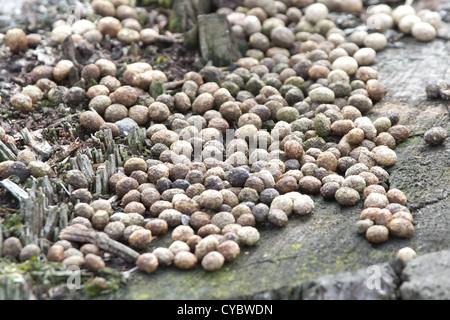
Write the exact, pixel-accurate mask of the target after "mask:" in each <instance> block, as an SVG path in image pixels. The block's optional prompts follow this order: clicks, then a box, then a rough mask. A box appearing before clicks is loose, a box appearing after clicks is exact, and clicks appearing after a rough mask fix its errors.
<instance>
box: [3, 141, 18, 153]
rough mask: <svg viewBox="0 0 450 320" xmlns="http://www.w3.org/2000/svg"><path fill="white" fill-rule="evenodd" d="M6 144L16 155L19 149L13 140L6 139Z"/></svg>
mask: <svg viewBox="0 0 450 320" xmlns="http://www.w3.org/2000/svg"><path fill="white" fill-rule="evenodd" d="M6 144H7V146H8V148H9V150H11V151H12V152H13V153H14V154H15V155H16V156H17V155H18V154H19V149H17V147H16V145H15V144H14V142H12V141H6Z"/></svg>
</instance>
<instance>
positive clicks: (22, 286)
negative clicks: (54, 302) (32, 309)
mask: <svg viewBox="0 0 450 320" xmlns="http://www.w3.org/2000/svg"><path fill="white" fill-rule="evenodd" d="M30 299H33V300H34V299H35V297H34V296H33V293H32V292H31V289H30V287H29V285H28V283H27V281H26V279H25V278H24V276H23V275H21V274H20V273H17V272H7V273H4V274H0V300H30Z"/></svg>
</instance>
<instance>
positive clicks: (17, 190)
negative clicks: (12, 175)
mask: <svg viewBox="0 0 450 320" xmlns="http://www.w3.org/2000/svg"><path fill="white" fill-rule="evenodd" d="M0 184H1V185H2V186H3V188H5V189H6V190H8V192H9V193H11V194H12V195H13V196H14V198H16V199H17V200H19V201H20V202H22V201H25V200H27V199H28V193H27V192H26V191H24V190H23V189H22V188H21V187H19V186H18V185H17V184H16V183H14V182H12V181H11V180H9V179H3V180H2V181H0Z"/></svg>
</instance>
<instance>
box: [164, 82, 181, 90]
mask: <svg viewBox="0 0 450 320" xmlns="http://www.w3.org/2000/svg"><path fill="white" fill-rule="evenodd" d="M185 82H186V80H184V79H183V80H178V81H172V82H166V83H164V84H163V88H164V90H173V89H175V88H177V87H180V86H182V85H183V84H184V83H185Z"/></svg>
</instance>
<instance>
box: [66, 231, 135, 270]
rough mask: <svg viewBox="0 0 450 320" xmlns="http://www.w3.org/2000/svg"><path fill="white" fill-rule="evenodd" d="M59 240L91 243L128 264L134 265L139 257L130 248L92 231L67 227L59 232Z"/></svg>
mask: <svg viewBox="0 0 450 320" xmlns="http://www.w3.org/2000/svg"><path fill="white" fill-rule="evenodd" d="M59 238H60V239H63V240H69V241H75V242H81V243H93V244H95V245H96V246H98V247H99V248H100V249H102V250H105V251H106V252H109V253H112V254H115V255H117V256H119V257H121V258H122V259H124V260H126V261H128V262H133V263H134V262H136V259H137V258H138V257H139V253H138V252H136V251H134V250H133V249H131V248H130V247H128V246H126V245H124V244H122V243H120V242H117V241H115V240H113V239H111V238H109V237H108V236H107V235H106V234H104V233H101V232H97V231H93V230H81V229H79V228H76V227H67V228H65V229H64V230H62V231H61V233H60V235H59Z"/></svg>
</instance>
